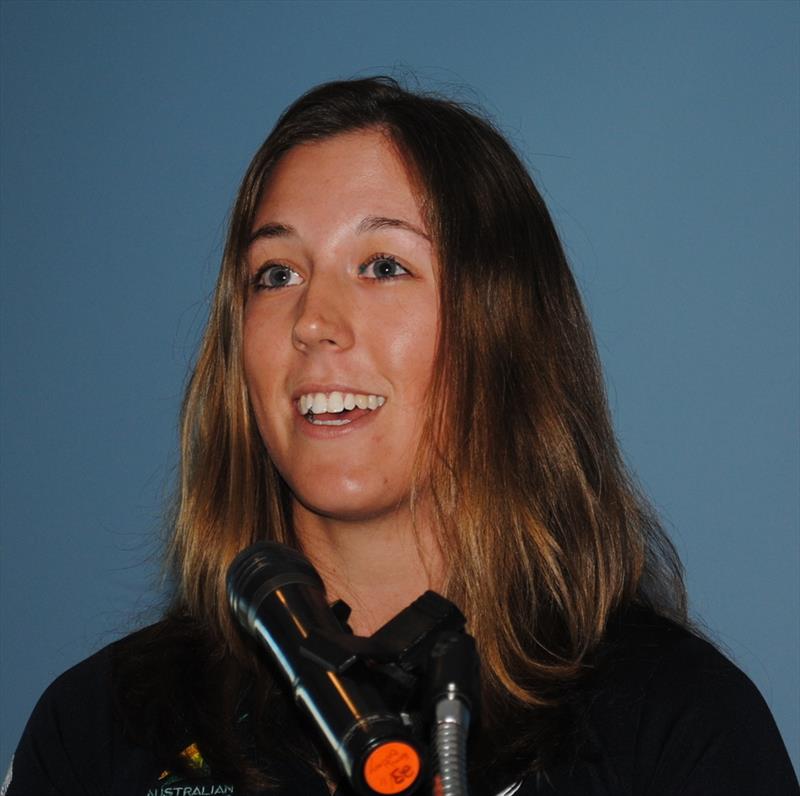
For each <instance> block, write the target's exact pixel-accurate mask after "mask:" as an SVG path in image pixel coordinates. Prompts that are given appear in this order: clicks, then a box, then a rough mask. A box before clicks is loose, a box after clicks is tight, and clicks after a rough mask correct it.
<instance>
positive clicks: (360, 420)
mask: <svg viewBox="0 0 800 796" xmlns="http://www.w3.org/2000/svg"><path fill="white" fill-rule="evenodd" d="M381 408H382V407H378V408H377V409H367V410H361V411H362V414H360V415H358V416H357V417H355V418H353V419H352V420H350V422H349V423H342V425H336V426H328V425H323V424H321V423H309V422H308V420H306V418H305V415H301V414H300V413H299V412H298V411H296V410H295V422H296V423H297V424H298V426H299V429H300V431H301V433H303V434H305V435H306V436H309V437H311V438H313V439H335V438H337V437H341V436H344V435H345V434H349V433H350V432H352V431H357V430H358V429H360V428H364V427H365V426H367V425H369V423H370V421H371V420H372V419H373V417H374V416H375V415H376V414H378V412H380V411H381Z"/></svg>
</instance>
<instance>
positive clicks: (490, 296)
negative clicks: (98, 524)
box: [9, 78, 797, 796]
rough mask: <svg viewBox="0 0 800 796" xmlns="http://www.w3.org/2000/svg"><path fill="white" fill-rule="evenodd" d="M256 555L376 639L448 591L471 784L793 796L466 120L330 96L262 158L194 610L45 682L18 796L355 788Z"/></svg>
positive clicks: (186, 490) (232, 309)
mask: <svg viewBox="0 0 800 796" xmlns="http://www.w3.org/2000/svg"><path fill="white" fill-rule="evenodd" d="M259 539H272V540H276V541H279V542H283V543H286V544H289V545H291V546H294V547H297V548H299V549H302V550H303V551H304V553H305V554H306V555H307V556H308V557H309V559H310V560H311V561H312V562H313V564H314V565H315V566H316V568H317V569H318V571H319V572H320V574H321V576H322V578H323V580H324V582H325V586H326V593H327V597H328V599H329V600H330V601H331V602H332V601H334V600H336V599H342V600H344V601H345V602H347V603H348V604H349V605H350V606H351V608H352V609H353V611H352V614H351V616H350V620H349V622H350V625H351V627H352V629H353V630H354V632H355V633H356V634H358V635H370V634H371V633H373V632H374V631H375V630H376V629H377V628H378V627H380V626H381V625H383V624H384V623H385V622H386V621H387V620H389V619H390V618H392V617H393V616H394V615H395V614H397V613H398V612H399V611H400V610H401V609H402V608H403V607H405V606H406V605H407V604H409V603H410V602H412V601H413V600H414V599H415V598H416V597H417V596H418V595H419V594H420V593H421V592H423V591H424V590H426V589H434V590H436V591H439V592H440V593H442V594H444V595H446V596H447V597H448V599H450V600H452V601H453V602H454V603H456V604H457V605H458V606H459V607H460V608H461V610H462V611H463V612H464V614H465V615H466V617H467V620H468V627H469V631H470V633H471V634H472V635H473V636H474V637H475V638H476V640H477V644H478V649H479V652H480V657H481V663H482V670H481V674H482V681H483V698H482V711H481V720H480V725H479V727H478V728H477V730H476V731H475V732H474V733H473V735H472V739H471V746H470V758H471V761H472V771H471V777H472V790H473V792H474V793H481V794H483V793H486V794H495V793H499V792H500V791H501V790H503V789H506V788H510V789H513V788H515V787H516V786H517V784H518V783H522V785H521V786H519V789H518V790H517V791H516V792H517V793H519V794H545V793H558V794H573V793H575V794H620V793H664V794H666V793H677V792H686V793H704V794H711V793H725V794H731V793H743V794H744V793H747V794H753V793H772V794H779V793H796V792H797V785H796V780H795V778H794V775H793V772H792V769H791V766H790V763H789V762H788V758H787V756H786V752H785V749H784V748H783V746H782V743H781V740H780V737H779V735H778V733H777V730H776V729H775V726H774V723H773V721H772V718H771V716H770V715H769V712H768V710H767V708H766V707H765V705H764V703H763V701H762V700H761V698H760V696H759V695H758V693H757V692H756V691H755V689H754V687H753V686H752V684H751V683H750V682H749V681H748V680H747V679H746V678H745V677H744V675H742V674H741V673H740V672H739V671H738V670H737V669H736V668H735V667H733V666H732V664H730V663H729V662H728V661H727V660H725V659H724V658H723V657H722V656H721V655H719V653H717V652H716V651H715V650H714V649H713V648H712V647H711V646H710V645H709V644H707V643H706V642H704V641H702V640H700V639H699V638H697V637H696V636H694V635H692V634H691V633H690V632H689V630H687V626H688V623H687V619H686V600H685V594H684V588H683V584H682V579H681V569H680V565H679V562H678V560H677V557H676V555H675V552H674V550H673V548H672V546H671V544H670V543H669V541H668V539H667V538H666V536H665V535H664V533H663V531H662V530H661V528H660V526H659V524H658V522H657V520H656V518H655V517H654V515H653V513H652V512H651V510H650V509H649V507H648V506H647V504H646V502H645V500H644V499H643V498H642V496H641V495H640V494H638V492H637V491H636V489H635V487H634V485H633V483H632V481H631V479H630V477H629V476H628V474H627V473H626V471H625V468H624V466H623V463H622V460H621V457H620V454H619V451H618V449H617V445H616V442H615V440H614V436H613V433H612V430H611V424H610V421H609V417H608V411H607V407H606V404H605V399H604V393H603V384H602V378H601V374H600V369H599V366H598V361H597V355H596V352H595V348H594V343H593V340H592V335H591V331H590V328H589V324H588V321H587V319H586V316H585V313H584V310H583V307H582V305H581V301H580V298H579V295H578V291H577V289H576V286H575V283H574V280H573V278H572V275H571V273H570V271H569V268H568V266H567V263H566V260H565V257H564V254H563V251H562V248H561V245H560V242H559V240H558V236H557V234H556V232H555V229H554V227H553V224H552V222H551V220H550V218H549V215H548V212H547V210H546V208H545V206H544V203H543V201H542V199H541V197H540V195H539V194H538V192H537V191H536V188H535V187H534V185H533V183H532V182H531V179H530V177H529V175H528V174H527V172H526V171H525V169H524V167H523V166H522V164H521V163H520V161H519V159H518V158H517V156H516V155H515V154H514V153H513V151H512V150H511V148H510V147H509V145H508V144H507V142H506V141H505V140H504V139H503V138H502V137H501V136H500V135H499V134H498V133H497V131H496V130H495V129H494V128H493V127H492V126H491V125H490V124H488V123H487V122H486V121H484V120H482V119H481V118H480V117H479V116H478V115H476V114H474V113H472V112H470V111H469V110H467V109H465V108H464V107H462V106H459V105H457V104H455V103H452V102H448V101H445V100H442V99H438V98H434V97H428V96H420V95H414V94H411V93H408V92H406V91H404V90H403V89H401V88H400V87H399V86H398V85H397V84H396V83H395V82H394V81H392V80H389V79H383V78H379V79H366V80H356V81H346V82H339V83H331V84H328V85H325V86H321V87H319V88H317V89H314V90H312V91H311V92H309V93H308V94H307V95H305V96H304V97H302V98H301V99H300V100H298V101H297V102H296V103H295V104H294V105H293V106H291V107H290V108H289V109H288V110H287V111H286V113H285V114H284V115H283V116H282V117H281V119H280V120H279V122H278V124H277V126H276V128H275V130H274V131H273V132H272V134H271V135H270V136H269V138H268V139H267V141H266V142H265V143H264V145H263V146H262V147H261V149H260V150H259V152H258V153H257V154H256V156H255V158H254V160H253V162H252V163H251V165H250V168H249V169H248V171H247V174H246V176H245V178H244V181H243V184H242V187H241V190H240V192H239V196H238V198H237V201H236V205H235V208H234V211H233V216H232V220H231V226H230V231H229V236H228V241H227V246H226V250H225V255H224V259H223V264H222V270H221V273H220V277H219V281H218V284H217V289H216V294H215V298H214V304H213V308H212V312H211V317H210V319H209V323H208V328H207V330H206V334H205V338H204V341H203V344H202V348H201V352H200V356H199V359H198V362H197V366H196V369H195V372H194V375H193V378H192V380H191V383H190V386H189V389H188V393H187V397H186V401H185V405H184V413H183V435H182V469H181V488H180V494H179V498H178V501H177V509H176V514H175V520H174V535H173V538H172V543H171V547H170V551H169V554H170V558H169V560H170V563H171V565H172V567H173V571H174V575H175V596H174V599H173V602H172V606H171V608H170V610H169V612H168V613H167V616H166V618H165V619H164V620H163V621H162V622H161V623H159V624H157V625H155V626H153V627H150V628H147V629H145V630H142V631H140V632H139V633H137V634H135V635H133V636H131V637H129V638H127V639H124V640H123V641H121V642H119V643H117V644H116V645H112V647H110V648H107V649H106V650H104V651H101V652H100V653H98V654H97V655H96V656H94V657H93V658H90V659H89V660H88V661H86V662H84V663H83V664H80V665H79V666H78V667H76V668H75V669H73V670H71V671H70V672H68V673H67V674H66V675H64V676H62V678H60V679H59V680H58V681H56V683H55V684H54V685H53V686H51V687H50V689H48V692H46V694H45V696H44V697H43V698H42V700H41V701H40V703H39V705H38V706H37V708H36V710H35V712H34V715H33V717H32V718H31V721H30V722H29V725H28V728H27V729H26V732H25V734H24V736H23V739H22V741H21V743H20V747H19V749H18V752H17V755H16V757H15V761H14V774H13V778H12V781H11V787H10V789H9V794H11V795H12V796H14V795H15V794H18V793H69V794H72V793H93V792H98V793H104V794H106V793H114V794H116V793H119V794H144V793H148V794H150V793H152V794H168V793H184V792H185V793H189V792H197V793H232V792H235V793H255V792H262V791H263V792H271V793H303V794H305V793H308V794H312V793H319V794H326V793H329V792H332V791H333V790H335V789H336V787H337V784H340V783H338V777H339V774H338V772H337V771H336V770H335V769H334V768H333V767H331V765H330V761H329V760H327V759H326V757H325V754H324V752H321V751H320V750H319V748H318V744H317V739H316V736H315V735H314V733H313V730H311V729H310V727H309V725H308V724H307V723H306V721H305V719H304V718H303V717H302V716H300V715H299V713H298V712H297V710H296V709H295V708H294V706H293V705H292V704H291V701H290V700H289V699H287V697H286V694H285V693H284V689H283V686H282V684H281V682H280V681H279V680H278V679H277V678H276V677H275V676H274V674H273V670H272V668H271V665H270V663H269V662H268V661H267V660H265V656H264V655H263V654H262V653H261V651H260V650H258V649H256V648H255V647H254V646H253V645H252V644H251V643H250V642H249V641H248V639H247V638H245V636H244V634H243V633H242V632H241V630H240V629H239V628H238V627H237V626H236V625H235V623H234V621H233V619H232V617H231V613H230V610H229V608H228V603H227V599H226V594H225V575H226V571H227V569H228V566H229V564H230V562H231V561H232V560H233V558H234V557H235V556H236V555H237V553H238V552H239V551H241V550H242V549H244V548H245V547H247V546H248V545H250V544H251V543H253V542H254V541H256V540H259ZM92 693H94V696H92V697H91V698H89V696H88V695H89V694H92ZM87 701H88V702H89V704H88V705H87ZM187 783H188V784H187ZM192 787H196V788H198V790H196V791H195V790H191V788H192ZM170 788H171V789H172V790H170ZM181 788H185V790H181ZM202 788H206V790H202ZM215 788H216V790H215ZM341 792H342V793H346V792H347V791H346V786H345V785H341Z"/></svg>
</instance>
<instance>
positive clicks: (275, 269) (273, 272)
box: [252, 264, 303, 291]
mask: <svg viewBox="0 0 800 796" xmlns="http://www.w3.org/2000/svg"><path fill="white" fill-rule="evenodd" d="M302 283H303V277H302V276H300V274H298V273H297V271H293V270H292V269H291V268H289V266H288V265H280V264H278V265H264V266H262V267H261V268H259V269H258V271H256V274H255V276H254V277H253V281H252V285H253V289H254V290H256V291H258V290H275V289H277V288H280V287H289V286H290V285H301V284H302Z"/></svg>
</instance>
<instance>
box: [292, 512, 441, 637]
mask: <svg viewBox="0 0 800 796" xmlns="http://www.w3.org/2000/svg"><path fill="white" fill-rule="evenodd" d="M293 520H294V528H295V533H296V534H297V537H298V539H299V541H300V544H301V546H302V548H303V552H304V553H305V554H306V555H307V556H308V558H309V560H310V561H311V563H312V564H313V565H314V566H315V567H316V569H317V571H318V572H319V574H320V576H321V577H322V580H323V582H324V583H325V590H326V594H327V597H328V600H329V601H330V602H333V601H335V600H344V602H346V603H347V604H348V605H349V606H350V608H351V609H352V613H351V614H350V618H349V620H348V622H349V624H350V627H351V628H352V630H353V632H354V633H355V634H356V635H359V636H369V635H371V634H372V633H374V632H375V631H376V630H377V629H378V628H379V627H381V626H382V625H384V624H385V623H386V622H388V621H389V620H390V619H391V618H392V617H394V616H395V615H396V614H398V613H399V612H400V611H402V610H403V608H405V607H406V606H407V605H409V604H410V603H412V602H413V601H414V600H415V599H416V598H417V597H419V596H420V594H422V593H423V592H424V591H426V590H427V589H434V590H435V589H436V588H437V587H438V586H439V585H440V583H441V554H440V553H439V550H438V547H437V545H436V543H435V540H434V538H433V535H432V534H431V532H430V523H429V522H427V521H423V520H422V519H421V518H420V517H419V516H418V517H417V522H416V526H414V525H413V524H412V518H411V514H410V511H409V510H408V509H407V508H406V509H398V510H397V511H395V512H392V513H391V514H388V515H382V516H380V517H377V518H370V519H364V520H340V519H333V518H331V517H323V516H320V515H318V514H315V513H313V512H311V511H309V510H308V509H307V508H305V507H304V506H302V505H301V504H299V503H297V502H295V504H294V509H293Z"/></svg>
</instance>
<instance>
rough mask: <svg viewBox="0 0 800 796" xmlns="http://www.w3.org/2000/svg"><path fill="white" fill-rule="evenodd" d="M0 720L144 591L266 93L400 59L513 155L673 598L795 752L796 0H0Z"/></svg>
mask: <svg viewBox="0 0 800 796" xmlns="http://www.w3.org/2000/svg"><path fill="white" fill-rule="evenodd" d="M1 13H2V78H1V79H2V94H1V95H0V96H1V97H2V100H1V101H2V139H1V141H2V164H1V165H2V308H1V309H2V328H1V331H2V338H1V344H2V387H3V390H2V424H3V425H2V460H1V465H2V496H1V497H2V503H1V504H0V505H2V571H1V572H0V574H1V575H2V580H1V581H0V583H1V586H2V595H1V596H2V600H1V601H0V602H1V606H0V618H1V619H2V648H0V682H1V685H2V693H0V703H1V704H2V706H3V707H2V736H1V738H2V747H0V767H2V768H3V769H5V768H6V767H7V764H8V761H9V759H10V757H11V754H12V752H13V748H14V746H15V744H16V741H17V738H18V736H19V733H20V732H21V730H22V727H23V724H24V721H25V719H26V717H27V715H28V714H29V712H30V710H31V709H32V707H33V705H34V702H35V700H36V698H37V696H38V695H39V693H40V692H41V691H42V689H43V688H44V687H45V686H46V685H47V683H48V682H49V681H50V680H51V679H52V678H53V677H54V676H55V675H56V674H58V673H59V672H61V671H62V670H64V669H65V668H66V667H68V666H70V665H71V664H73V663H75V662H77V661H78V660H80V659H81V658H83V657H85V656H86V655H87V654H88V653H90V652H91V651H93V650H95V649H97V648H98V647H100V646H101V645H103V644H105V643H107V642H109V641H111V640H112V639H114V638H116V637H117V636H119V635H121V634H122V633H125V632H127V631H128V630H129V629H131V628H133V627H135V626H136V625H137V624H138V623H140V622H142V621H148V620H149V619H152V618H153V617H154V616H156V615H157V605H158V594H159V592H158V550H159V546H158V539H159V536H160V534H161V528H162V525H163V523H162V512H163V505H164V499H165V496H166V495H168V494H169V492H170V489H171V485H172V481H173V477H174V473H175V464H176V438H177V424H176V419H177V413H178V407H179V401H180V397H181V393H182V389H183V386H184V384H185V381H186V377H187V372H188V369H189V367H190V363H191V361H192V357H193V353H194V351H195V346H196V343H197V340H198V336H199V334H200V331H201V329H202V325H203V322H204V319H205V316H206V312H207V308H208V299H209V295H210V293H211V290H212V287H213V281H214V278H215V273H216V269H217V265H218V261H219V258H220V254H221V249H222V242H223V235H224V227H225V220H226V215H227V212H228V210H229V207H230V204H231V202H232V199H233V197H234V195H235V191H236V188H237V184H238V180H239V179H240V177H241V175H242V173H243V171H244V169H245V167H246V165H247V163H248V161H249V158H250V157H251V155H252V153H253V152H254V151H255V149H256V147H257V146H258V144H259V143H260V142H261V140H262V139H263V137H264V136H265V134H266V133H267V131H268V130H269V128H270V127H271V126H272V124H273V123H274V121H275V119H276V116H277V114H278V113H279V111H280V110H281V109H282V108H284V107H285V106H286V105H287V104H288V103H289V102H290V101H291V100H293V99H294V98H295V97H297V96H298V95H299V94H300V93H301V92H303V91H304V90H306V89H308V88H309V87H310V86H312V85H314V84H317V83H319V82H322V81H326V80H330V79H334V78H341V77H352V76H356V75H364V74H373V73H379V72H383V73H385V72H394V73H395V74H401V75H402V74H406V73H408V72H409V71H410V72H412V73H413V74H414V75H416V77H417V78H418V80H419V82H420V84H421V85H422V86H433V87H436V88H439V89H442V90H445V91H447V92H450V93H451V94H454V95H455V96H456V97H460V98H463V99H468V100H477V101H478V102H480V103H482V104H483V105H484V106H485V107H486V108H487V110H488V112H489V113H490V114H491V115H492V116H493V117H495V118H496V119H497V121H498V122H499V124H500V126H501V127H502V129H503V130H504V131H505V132H506V133H507V134H508V136H509V137H510V138H511V139H512V140H513V141H514V142H515V144H516V146H517V147H518V148H519V150H520V151H521V152H522V153H523V155H524V156H525V158H526V160H527V162H528V163H529V164H530V167H531V169H532V170H533V172H534V175H535V177H536V179H537V180H538V183H539V185H540V187H541V188H542V190H543V192H544V194H545V197H546V199H547V201H548V203H549V205H550V208H551V210H552V212H553V214H554V216H555V219H556V221H557V224H558V226H559V228H560V230H561V232H562V234H563V237H564V240H565V243H566V246H567V249H568V252H569V255H570V257H571V261H572V264H573V266H574V269H575V271H576V274H577V276H578V279H579V282H580V284H581V287H582V289H583V291H584V295H585V298H586V301H587V304H588V306H589V310H590V313H591V315H592V318H593V320H594V324H595V330H596V333H597V337H598V341H599V346H600V350H601V355H602V358H603V361H604V364H605V368H606V373H607V380H608V386H609V394H610V400H611V404H612V407H613V411H614V416H615V421H616V424H617V429H618V432H619V435H620V439H621V441H622V445H623V448H624V450H625V452H626V455H627V457H628V459H629V461H630V463H631V465H632V466H633V468H634V469H635V471H636V472H637V473H638V475H639V477H640V479H641V482H642V484H643V486H644V487H645V489H646V490H647V491H648V492H649V494H650V495H651V496H652V498H653V500H654V501H655V503H656V505H657V507H658V508H659V510H660V511H661V513H662V516H663V518H664V521H665V522H666V524H667V526H668V528H669V529H670V531H671V533H672V536H673V538H674V539H675V541H676V543H677V545H678V547H679V549H680V551H681V553H682V556H683V559H684V562H685V564H686V567H687V572H688V582H689V586H690V590H691V595H692V607H693V611H694V613H695V615H697V616H699V617H701V618H702V619H703V620H704V621H705V623H706V626H707V627H708V628H709V631H710V633H711V634H712V636H713V637H714V638H715V639H717V640H718V642H719V643H721V644H722V645H723V646H724V648H726V649H727V650H728V652H729V654H730V655H732V656H733V657H734V659H735V660H736V661H737V662H738V663H739V665H740V666H741V667H742V668H743V669H744V670H745V671H746V672H747V673H748V674H749V675H750V676H751V677H752V678H753V679H754V680H755V682H756V683H757V684H758V686H759V688H760V689H761V691H762V692H763V694H764V696H765V697H766V699H767V701H768V702H769V704H770V705H771V707H772V710H773V711H774V714H775V716H776V719H777V721H778V724H779V726H780V728H781V730H782V732H783V735H784V738H785V740H786V743H787V746H788V747H789V749H790V752H791V754H792V755H793V760H794V762H795V766H797V765H798V760H799V758H800V754H799V753H798V747H799V746H800V726H799V717H800V704H799V701H798V690H799V688H798V672H799V671H800V624H799V623H798V603H799V602H800V585H799V583H800V542H798V493H797V487H798V483H800V473H799V472H798V470H799V467H798V458H799V457H798V451H799V449H800V444H799V443H800V441H799V439H798V405H799V404H800V401H799V400H798V398H799V396H798V393H799V392H800V390H799V389H798V334H799V331H798V329H799V326H798V261H799V259H800V257H799V252H798V210H799V209H800V207H799V205H800V202H799V201H798V200H799V197H798V185H799V184H800V183H799V181H798V176H799V175H798V168H799V166H798V164H799V163H800V158H798V132H799V131H798V118H799V116H798V114H799V110H798V96H800V44H799V42H800V38H798V30H799V25H800V4H798V3H788V2H787V3H776V2H761V3H746V2H741V3H705V2H693V3H682V2H676V3H622V2H620V3H610V4H609V3H602V2H591V3H580V2H572V3H563V4H558V3H554V4H551V3H505V2H494V3H483V2H478V3H461V2H455V3H453V2H422V3H415V2H405V3H395V2H384V3H365V2H353V3H350V2H324V3H303V2H298V3H280V2H262V3H177V2H176V3H142V4H133V3H131V4H129V3H123V2H117V3H107V4H94V3H69V4H67V3H63V4H61V3H57V4H53V3H47V2H39V3H20V2H4V3H3V4H2V12H1Z"/></svg>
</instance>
